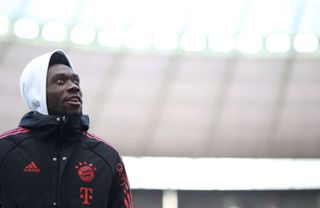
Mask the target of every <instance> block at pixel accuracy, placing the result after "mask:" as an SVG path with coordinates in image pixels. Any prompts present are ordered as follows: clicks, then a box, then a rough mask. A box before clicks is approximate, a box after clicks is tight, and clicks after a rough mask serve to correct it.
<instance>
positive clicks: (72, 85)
mask: <svg viewBox="0 0 320 208" xmlns="http://www.w3.org/2000/svg"><path fill="white" fill-rule="evenodd" d="M67 91H68V92H73V93H77V92H80V86H79V85H77V84H76V83H74V82H73V81H71V80H69V82H68V87H67Z"/></svg>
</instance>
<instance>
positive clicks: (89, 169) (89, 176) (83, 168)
mask: <svg viewBox="0 0 320 208" xmlns="http://www.w3.org/2000/svg"><path fill="white" fill-rule="evenodd" d="M75 169H76V170H78V175H79V177H80V179H81V180H82V181H84V182H86V183H90V182H91V181H92V180H93V179H94V172H95V171H96V170H97V169H96V168H95V167H94V166H93V165H92V163H89V164H88V163H87V162H86V161H84V162H79V163H78V164H77V165H76V166H75Z"/></svg>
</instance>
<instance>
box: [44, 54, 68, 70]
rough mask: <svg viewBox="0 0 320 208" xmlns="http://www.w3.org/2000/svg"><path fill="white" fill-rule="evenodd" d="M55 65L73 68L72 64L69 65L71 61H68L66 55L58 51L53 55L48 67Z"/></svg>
mask: <svg viewBox="0 0 320 208" xmlns="http://www.w3.org/2000/svg"><path fill="white" fill-rule="evenodd" d="M55 64H64V65H66V66H68V67H70V68H71V64H70V63H69V60H68V59H67V57H66V55H65V54H64V53H63V52H62V51H56V52H54V53H53V54H52V55H51V58H50V61H49V66H48V67H50V66H52V65H55Z"/></svg>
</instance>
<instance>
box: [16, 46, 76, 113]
mask: <svg viewBox="0 0 320 208" xmlns="http://www.w3.org/2000/svg"><path fill="white" fill-rule="evenodd" d="M49 63H50V65H53V64H65V65H67V66H69V67H71V68H72V70H74V68H73V66H72V63H71V61H70V59H69V58H68V57H67V55H66V54H65V53H64V52H63V51H61V50H54V51H52V52H50V53H46V54H44V55H42V56H39V57H37V58H35V59H33V60H32V61H31V62H30V63H29V64H27V66H26V67H25V68H24V70H23V72H22V74H21V78H20V93H21V95H22V98H23V100H24V102H25V103H26V104H27V105H28V107H29V108H30V110H33V111H37V112H39V113H42V114H44V115H48V108H47V96H46V90H47V87H46V86H47V72H48V67H49Z"/></svg>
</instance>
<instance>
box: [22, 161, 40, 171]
mask: <svg viewBox="0 0 320 208" xmlns="http://www.w3.org/2000/svg"><path fill="white" fill-rule="evenodd" d="M23 172H25V173H39V172H40V169H39V168H38V167H37V165H36V163H35V162H34V161H32V162H31V163H29V164H28V165H27V166H26V167H25V168H24V169H23Z"/></svg>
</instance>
